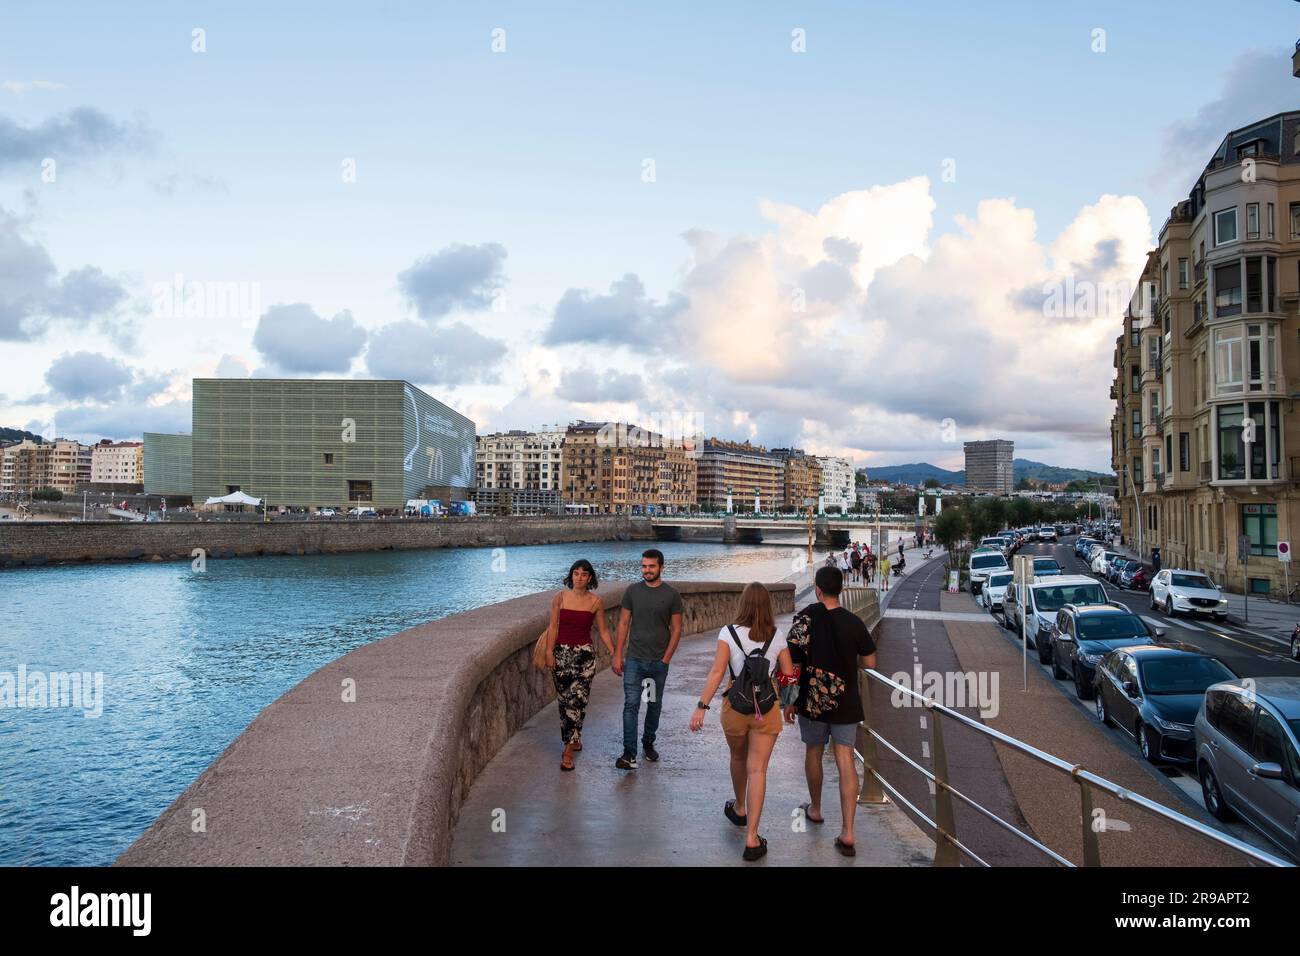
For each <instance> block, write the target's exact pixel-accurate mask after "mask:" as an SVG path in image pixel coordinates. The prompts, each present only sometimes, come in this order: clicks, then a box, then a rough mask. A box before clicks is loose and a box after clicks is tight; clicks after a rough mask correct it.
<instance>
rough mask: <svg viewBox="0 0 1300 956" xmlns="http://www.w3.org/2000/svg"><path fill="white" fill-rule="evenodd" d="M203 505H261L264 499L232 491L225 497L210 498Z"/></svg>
mask: <svg viewBox="0 0 1300 956" xmlns="http://www.w3.org/2000/svg"><path fill="white" fill-rule="evenodd" d="M203 503H204V504H205V505H260V504H261V503H262V499H261V498H254V497H252V496H251V495H246V494H244V493H243V492H242V491H232V492H231V493H230V494H228V495H226V496H224V497H221V498H209V499H208V500H207V501H205V502H203Z"/></svg>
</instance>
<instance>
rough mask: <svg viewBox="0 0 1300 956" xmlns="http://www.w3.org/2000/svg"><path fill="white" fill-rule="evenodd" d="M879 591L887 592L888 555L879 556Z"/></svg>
mask: <svg viewBox="0 0 1300 956" xmlns="http://www.w3.org/2000/svg"><path fill="white" fill-rule="evenodd" d="M880 590H882V591H888V590H889V554H888V553H885V554H882V555H881V556H880Z"/></svg>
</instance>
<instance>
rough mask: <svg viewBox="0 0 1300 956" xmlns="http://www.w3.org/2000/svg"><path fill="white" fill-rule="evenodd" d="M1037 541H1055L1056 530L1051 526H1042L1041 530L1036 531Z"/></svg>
mask: <svg viewBox="0 0 1300 956" xmlns="http://www.w3.org/2000/svg"><path fill="white" fill-rule="evenodd" d="M1038 540H1040V541H1055V540H1056V529H1055V528H1053V527H1052V526H1051V525H1043V526H1042V527H1041V528H1039V529H1038Z"/></svg>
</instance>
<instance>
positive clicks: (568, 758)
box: [560, 746, 573, 771]
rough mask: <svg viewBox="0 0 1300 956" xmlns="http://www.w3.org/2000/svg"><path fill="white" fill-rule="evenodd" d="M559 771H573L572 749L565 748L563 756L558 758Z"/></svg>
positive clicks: (570, 747)
mask: <svg viewBox="0 0 1300 956" xmlns="http://www.w3.org/2000/svg"><path fill="white" fill-rule="evenodd" d="M560 769H561V770H564V771H569V770H572V769H573V747H572V746H569V747H565V748H564V755H563V756H561V757H560Z"/></svg>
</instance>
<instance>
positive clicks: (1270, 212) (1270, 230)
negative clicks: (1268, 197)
mask: <svg viewBox="0 0 1300 956" xmlns="http://www.w3.org/2000/svg"><path fill="white" fill-rule="evenodd" d="M1267 224H1268V232H1267V234H1266V235H1267V236H1268V238H1269V239H1272V238H1273V233H1274V231H1275V227H1274V225H1273V204H1272V203H1269V204H1268V223H1267Z"/></svg>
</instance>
